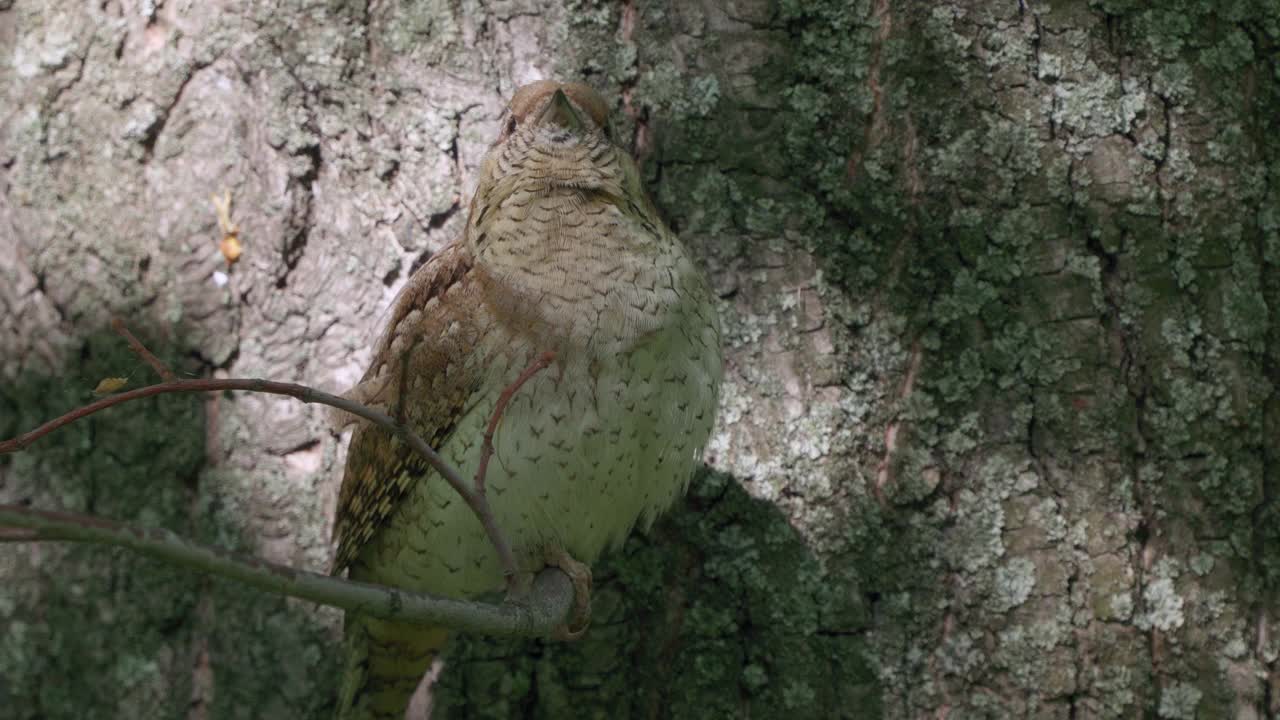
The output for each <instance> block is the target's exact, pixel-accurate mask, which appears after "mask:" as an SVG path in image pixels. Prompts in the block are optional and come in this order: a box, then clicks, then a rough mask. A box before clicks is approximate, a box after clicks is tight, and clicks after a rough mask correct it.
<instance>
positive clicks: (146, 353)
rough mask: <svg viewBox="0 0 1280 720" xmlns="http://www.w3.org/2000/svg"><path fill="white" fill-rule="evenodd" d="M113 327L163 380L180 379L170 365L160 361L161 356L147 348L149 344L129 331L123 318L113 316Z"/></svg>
mask: <svg viewBox="0 0 1280 720" xmlns="http://www.w3.org/2000/svg"><path fill="white" fill-rule="evenodd" d="M111 329H112V330H115V331H116V333H117V334H118V335H120V337H122V338H124V341H125V342H127V343H129V349H130V350H132V351H133V352H134V353H135V354H136V355H137V356H138V357H140V358H142V359H143V360H145V361H146V362H147V364H148V365H150V366H151V368H152V369H153V370H155V371H156V373H157V374H158V375H159V376H160V379H161V380H164V381H165V382H173V381H174V380H177V379H178V378H177V376H176V375H174V374H173V371H172V370H170V369H169V368H168V366H166V365H165V364H164V363H162V362H160V358H158V357H156V356H155V355H153V354H152V353H151V351H150V350H148V349H147V346H146V345H143V344H142V341H141V340H139V339H138V338H136V337H134V335H133V333H131V332H129V328H127V327H125V324H124V321H123V320H121V319H120V318H112V319H111Z"/></svg>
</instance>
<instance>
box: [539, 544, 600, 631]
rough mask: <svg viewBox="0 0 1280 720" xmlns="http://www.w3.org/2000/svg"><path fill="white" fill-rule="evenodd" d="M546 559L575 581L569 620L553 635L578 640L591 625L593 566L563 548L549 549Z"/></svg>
mask: <svg viewBox="0 0 1280 720" xmlns="http://www.w3.org/2000/svg"><path fill="white" fill-rule="evenodd" d="M545 561H546V563H547V565H549V566H552V567H558V568H560V570H561V571H562V572H564V574H565V575H568V576H569V581H570V582H571V583H573V608H572V610H570V612H569V621H568V622H567V623H562V624H561V625H560V626H559V627H557V628H556V629H555V630H553V631H552V633H551V637H552V638H554V639H556V640H566V641H567V640H577V639H578V638H580V637H582V636H583V635H584V634H585V633H586V632H587V627H588V626H590V625H591V566H590V565H587V564H586V563H581V562H578V561H577V560H575V559H574V558H573V556H572V555H570V554H569V553H568V552H567V551H565V550H564V549H562V548H560V549H548V550H547V553H546V559H545Z"/></svg>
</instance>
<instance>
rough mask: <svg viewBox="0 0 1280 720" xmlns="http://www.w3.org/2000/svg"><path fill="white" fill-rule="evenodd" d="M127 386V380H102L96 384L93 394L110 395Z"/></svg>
mask: <svg viewBox="0 0 1280 720" xmlns="http://www.w3.org/2000/svg"><path fill="white" fill-rule="evenodd" d="M128 384H129V378H122V377H109V378H102V381H101V382H99V383H98V387H96V388H94V389H93V394H94V395H110V394H111V393H113V392H116V391H117V390H119V389H120V388H122V387H124V386H125V385H128Z"/></svg>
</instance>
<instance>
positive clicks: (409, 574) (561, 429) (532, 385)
mask: <svg viewBox="0 0 1280 720" xmlns="http://www.w3.org/2000/svg"><path fill="white" fill-rule="evenodd" d="M677 312H678V313H679V314H680V315H681V316H682V319H681V322H677V323H673V324H671V325H668V326H666V327H664V328H663V329H660V330H658V331H656V332H654V333H652V334H650V335H648V336H647V337H645V338H644V340H643V341H641V342H640V343H639V344H638V346H636V347H634V348H632V349H630V350H629V351H628V352H621V353H618V354H615V355H613V356H612V357H600V356H596V359H595V360H594V361H589V362H572V361H570V362H568V363H567V364H564V365H555V366H552V367H550V368H547V369H545V370H543V371H542V372H540V373H539V374H538V375H536V376H535V377H534V378H533V379H531V380H530V381H529V382H527V383H526V384H525V385H524V386H523V387H522V388H521V389H520V391H519V392H518V394H517V395H516V396H515V397H514V398H513V400H512V401H511V403H510V405H509V406H508V407H507V410H506V412H505V413H504V415H503V418H502V422H501V425H500V426H499V429H498V432H497V434H496V436H495V440H494V445H495V453H494V456H493V458H492V460H491V461H490V463H489V469H488V473H487V487H488V497H489V501H490V503H491V504H492V506H493V509H494V512H495V515H496V517H497V519H498V522H499V525H500V526H501V527H502V528H503V530H504V531H505V533H506V534H507V536H508V539H509V540H510V542H511V544H512V547H513V549H514V551H515V552H516V555H517V560H518V562H519V563H520V564H521V565H522V569H525V570H529V571H536V570H537V569H539V568H541V567H542V565H543V558H544V550H545V549H546V548H549V547H550V548H560V549H564V550H567V551H568V552H569V553H570V554H571V555H572V556H573V557H575V558H576V559H578V560H580V561H583V562H588V563H589V562H591V561H593V560H595V559H596V558H597V557H598V556H599V555H600V553H601V552H602V551H603V550H605V549H606V548H607V547H609V546H611V545H617V544H620V543H621V542H622V541H623V540H624V539H625V538H626V536H627V534H628V533H629V532H630V531H631V529H632V528H633V527H634V526H635V525H637V524H639V525H641V526H646V527H647V526H648V525H649V524H650V523H651V522H652V521H653V519H654V518H656V517H657V515H658V514H659V513H661V512H662V511H663V510H665V509H666V508H667V507H668V506H669V505H670V504H671V503H672V502H673V501H674V500H675V499H676V498H677V497H679V496H680V495H681V494H682V493H683V491H684V489H685V487H686V485H687V484H688V481H689V479H690V477H691V475H692V473H693V471H694V469H695V466H696V464H697V463H698V461H699V459H700V455H701V451H702V448H703V446H704V445H705V444H706V441H707V437H708V435H709V434H710V432H711V426H712V422H713V420H714V415H715V410H714V408H715V399H716V394H717V389H718V385H719V381H720V375H721V357H720V351H719V337H718V330H717V326H716V324H715V319H714V318H708V317H704V316H701V315H699V312H700V311H699V309H697V308H686V309H685V310H684V311H677ZM701 312H703V313H706V312H713V311H711V310H710V308H709V307H704V308H702V309H701ZM539 352H540V350H538V349H537V348H528V349H523V350H518V351H515V352H512V351H511V349H510V348H508V349H506V352H504V353H500V356H504V357H505V358H506V359H507V362H505V363H502V365H503V367H495V368H492V370H493V371H494V372H495V373H496V374H499V375H501V376H503V377H506V378H510V379H514V378H515V377H516V376H518V375H519V373H520V372H521V370H523V369H524V368H525V367H527V365H528V364H529V363H530V362H531V361H532V360H533V359H534V358H536V357H537V355H538V354H539ZM490 357H493V356H490ZM508 382H509V381H508ZM503 387H505V385H504V384H503V383H492V384H491V389H490V391H489V392H487V393H485V394H484V395H483V396H482V397H480V398H479V399H478V401H477V402H475V403H474V404H473V405H472V406H471V407H470V408H469V409H468V410H467V412H466V413H465V415H464V416H463V418H462V419H461V421H460V423H459V425H458V427H457V429H456V430H455V432H453V433H452V434H451V436H450V439H449V440H447V441H446V443H445V444H444V445H443V447H441V448H439V451H440V453H441V455H442V456H443V457H444V458H445V459H446V460H448V461H449V462H450V463H452V464H453V465H454V466H455V467H457V468H458V469H459V470H460V471H461V473H462V476H463V477H464V478H467V479H470V478H472V477H473V476H474V474H475V472H476V467H477V465H478V462H479V459H480V446H481V438H482V435H483V431H484V427H485V425H487V423H488V421H489V418H490V416H491V415H492V412H493V408H494V404H495V403H496V401H497V398H498V396H499V394H500V393H501V391H502V389H503ZM367 551H368V552H371V553H372V555H373V557H370V558H368V559H370V560H374V562H372V563H368V564H367V566H369V567H370V568H371V569H373V570H374V572H373V577H368V578H367V579H369V580H375V581H380V582H383V583H388V584H394V585H397V586H400V587H405V588H407V589H411V590H418V591H423V592H432V593H436V594H442V595H448V596H455V597H465V596H472V595H476V594H479V593H484V592H488V591H494V590H499V589H501V587H502V585H503V578H502V573H501V570H500V568H499V567H498V562H497V557H496V554H495V553H494V551H493V548H492V546H491V545H490V544H489V542H488V540H487V539H486V538H485V536H484V533H483V530H482V529H481V526H480V524H479V522H478V521H477V520H476V518H475V516H474V515H473V514H472V512H471V510H470V508H468V507H467V505H466V504H465V503H464V502H463V501H462V500H461V499H460V498H459V497H458V496H457V495H456V494H455V493H454V492H453V490H452V489H451V488H450V487H449V486H448V485H447V484H446V483H445V482H444V481H443V480H442V479H441V478H439V477H438V476H436V475H435V474H434V473H431V474H429V475H427V476H426V477H424V478H422V479H421V480H419V481H417V482H416V483H415V484H414V485H413V487H412V488H411V489H410V491H409V493H408V495H407V496H406V497H405V498H404V499H403V500H402V501H401V503H400V504H399V506H398V507H397V509H396V511H395V512H394V513H393V515H392V517H391V518H390V522H389V524H388V526H387V527H385V528H384V529H383V530H381V531H380V532H379V533H378V534H377V536H375V538H373V540H372V541H371V547H369V548H367ZM375 558H376V559H375Z"/></svg>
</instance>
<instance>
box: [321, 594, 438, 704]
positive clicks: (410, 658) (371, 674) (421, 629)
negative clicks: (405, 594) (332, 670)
mask: <svg viewBox="0 0 1280 720" xmlns="http://www.w3.org/2000/svg"><path fill="white" fill-rule="evenodd" d="M343 634H344V636H345V640H346V643H345V644H346V660H345V666H344V668H343V673H342V687H341V691H340V695H339V696H338V716H337V718H338V720H404V714H405V710H406V709H407V708H408V706H409V700H410V698H412V697H413V693H414V691H415V690H416V689H417V688H418V683H419V682H421V680H422V676H423V675H424V674H425V673H426V672H427V669H428V668H430V667H431V662H432V661H433V660H434V659H435V658H436V656H437V655H438V654H439V653H440V650H441V648H443V647H444V643H445V640H446V639H448V631H447V630H445V629H444V628H441V627H434V626H430V625H411V624H408V623H398V622H388V621H385V620H377V619H375V618H371V617H368V616H365V615H357V614H355V613H347V616H346V621H345V628H344V631H343Z"/></svg>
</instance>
